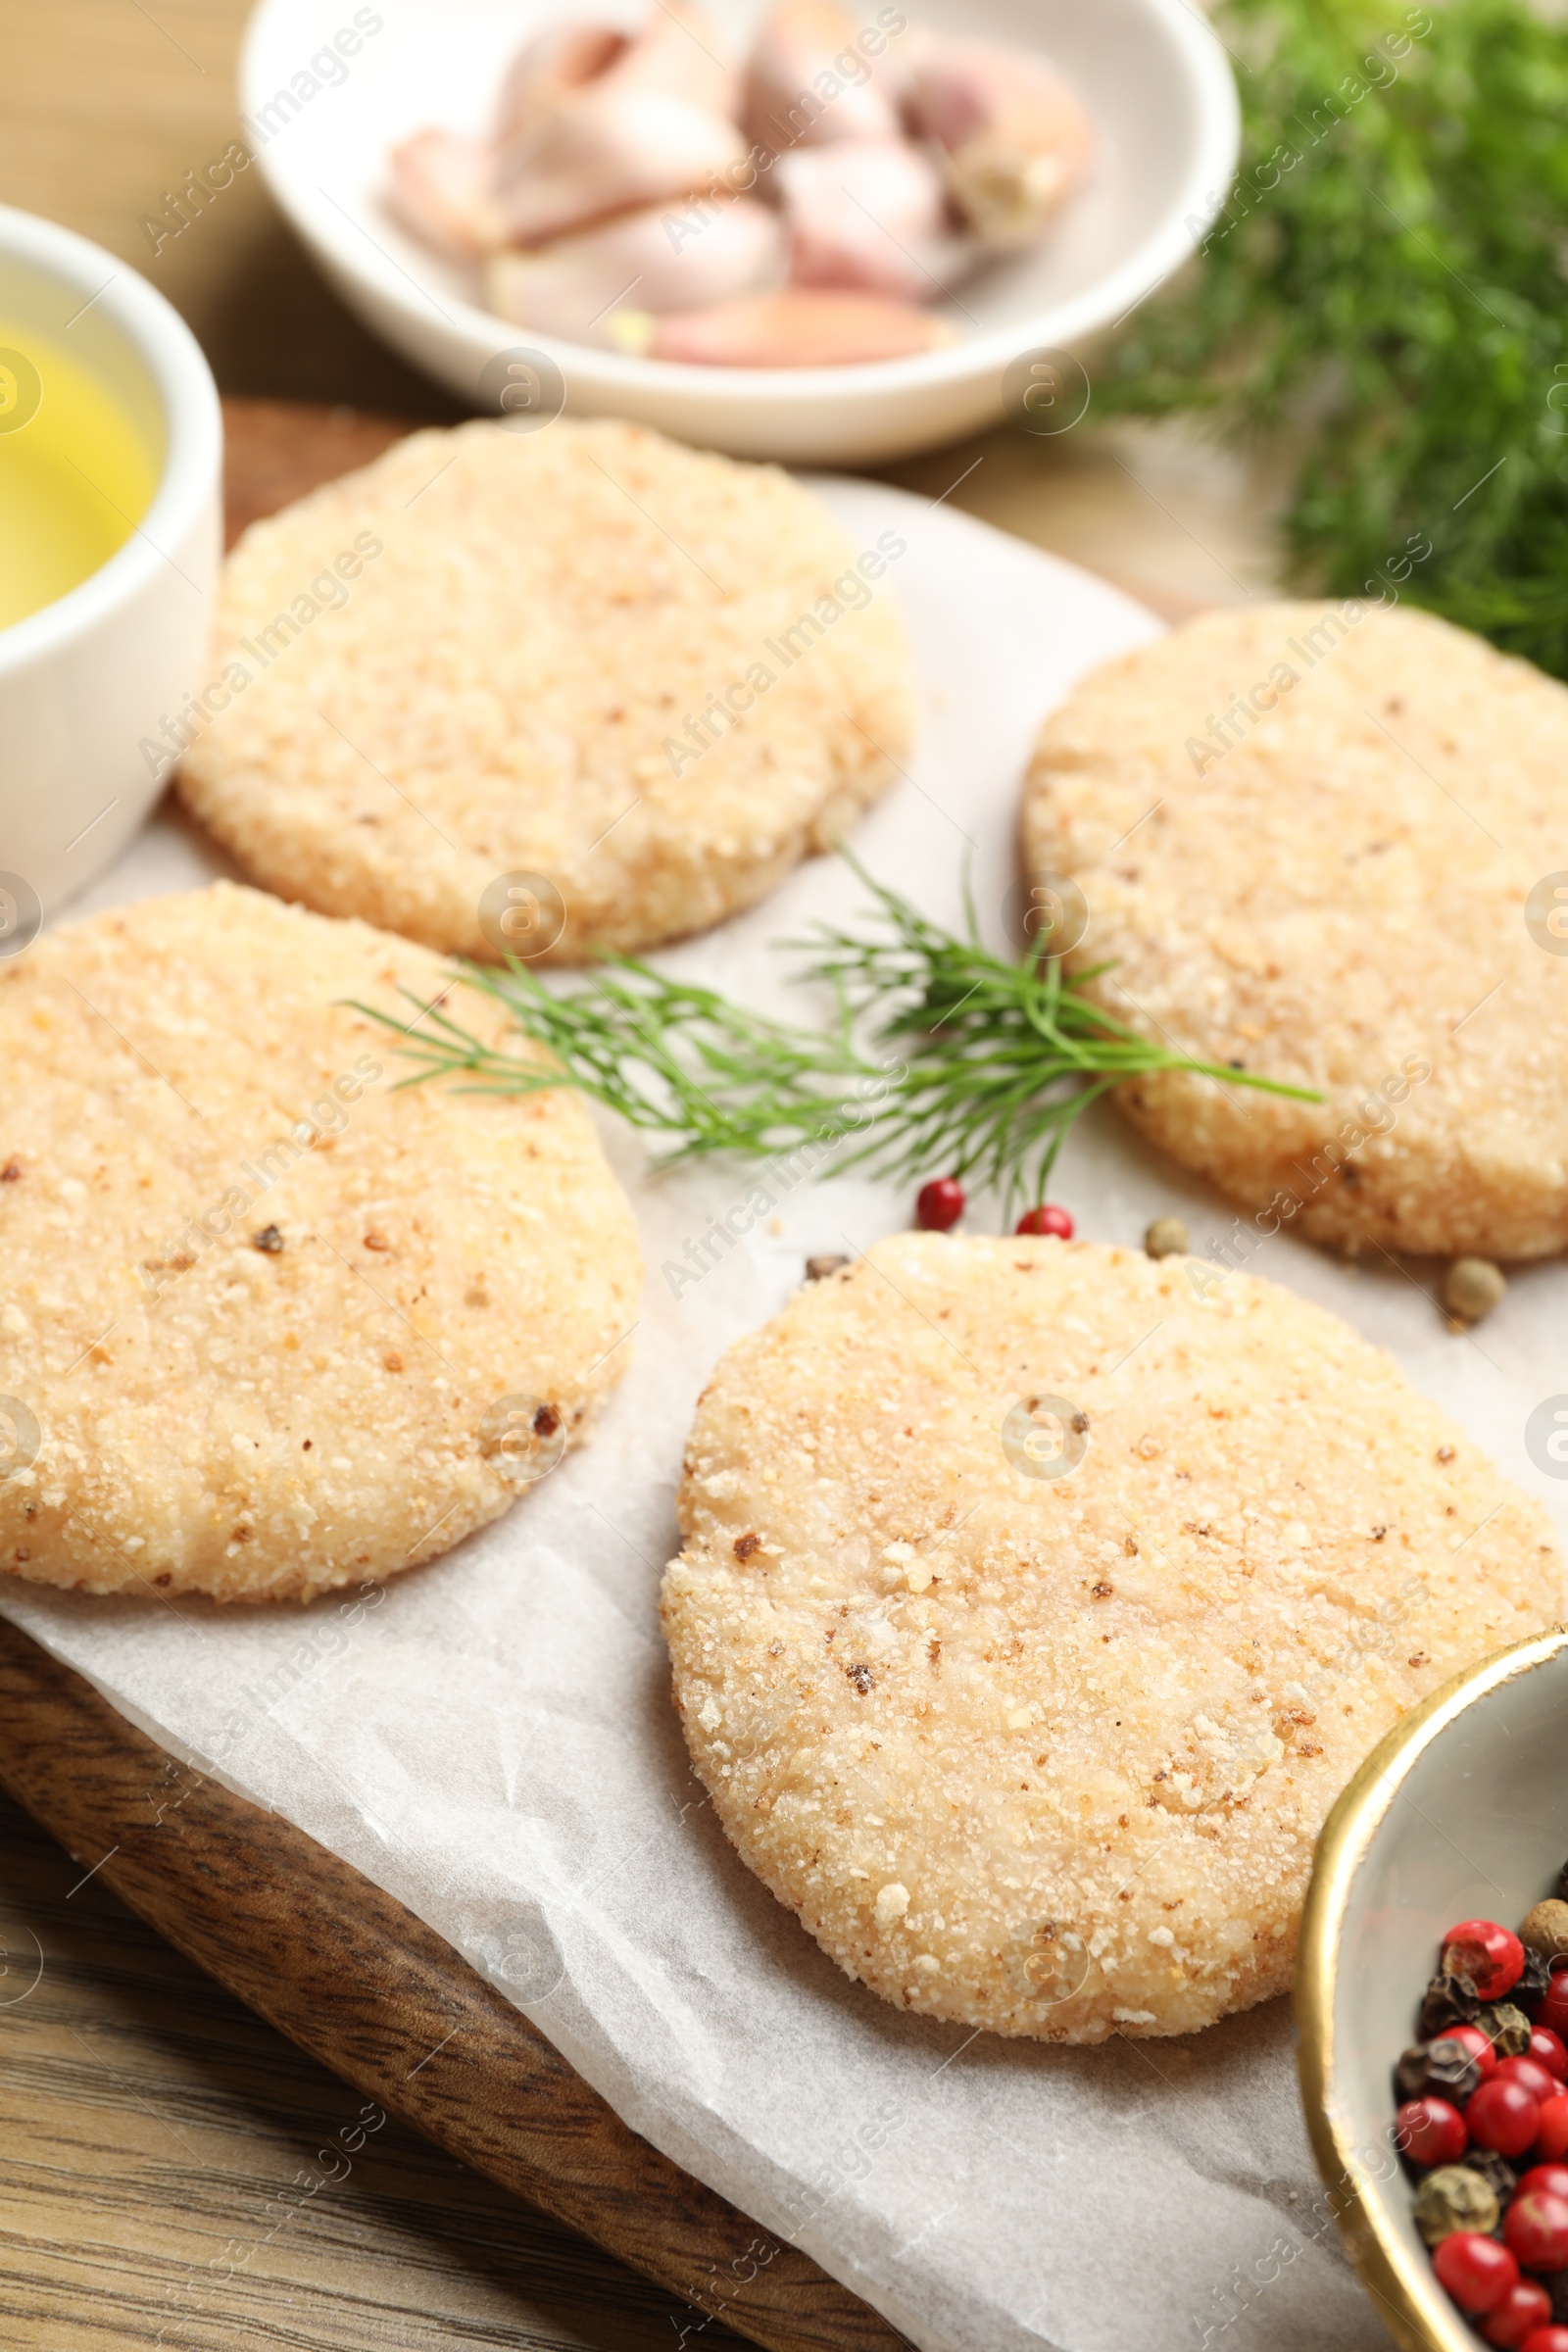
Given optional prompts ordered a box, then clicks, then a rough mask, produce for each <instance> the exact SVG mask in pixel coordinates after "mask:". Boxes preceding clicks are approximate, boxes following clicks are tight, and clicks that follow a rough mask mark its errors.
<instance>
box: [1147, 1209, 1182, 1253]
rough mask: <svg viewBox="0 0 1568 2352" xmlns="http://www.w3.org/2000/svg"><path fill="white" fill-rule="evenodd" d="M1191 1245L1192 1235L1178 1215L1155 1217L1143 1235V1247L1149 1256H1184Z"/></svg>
mask: <svg viewBox="0 0 1568 2352" xmlns="http://www.w3.org/2000/svg"><path fill="white" fill-rule="evenodd" d="M1192 1246H1193V1245H1192V1236H1191V1235H1190V1234H1189V1232H1188V1230H1187V1228H1186V1226H1185V1225H1184V1224H1183V1223H1182V1221H1181V1219H1180V1217H1156V1218H1155V1219H1154V1222H1153V1223H1152V1225H1151V1226H1150V1228H1149V1231H1148V1232H1147V1233H1146V1234H1145V1236H1144V1248H1145V1250H1147V1251H1148V1253H1149V1255H1150V1256H1151V1257H1185V1256H1186V1254H1187V1251H1188V1250H1190V1249H1191V1248H1192Z"/></svg>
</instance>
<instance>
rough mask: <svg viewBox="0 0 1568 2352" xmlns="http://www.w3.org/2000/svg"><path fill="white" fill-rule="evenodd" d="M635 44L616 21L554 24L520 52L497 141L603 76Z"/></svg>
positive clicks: (503, 100) (501, 104)
mask: <svg viewBox="0 0 1568 2352" xmlns="http://www.w3.org/2000/svg"><path fill="white" fill-rule="evenodd" d="M631 46H632V43H631V40H630V38H629V36H628V35H627V34H626V33H624V32H623V31H622V30H621V29H620V27H619V26H618V25H599V24H593V23H588V24H582V25H550V26H548V27H547V28H546V30H545V31H543V32H536V33H535V34H534V36H533V38H532V39H531V40H529V41H525V42H524V43H523V45H522V47H521V48H520V49H519V50H518V52H517V54H516V56H515V58H514V59H513V61H512V63H511V65H510V66H509V67H508V69H507V73H506V78H505V80H504V81H503V82H502V84H501V95H500V97H499V99H498V100H497V102H496V128H495V140H496V145H497V146H498V147H503V146H505V145H506V144H507V142H508V141H509V140H511V139H515V138H516V137H517V136H518V135H519V134H520V133H521V132H522V131H525V130H526V129H527V128H528V127H529V125H530V123H536V122H537V121H538V119H539V117H540V116H541V115H543V114H547V113H548V112H549V110H550V108H551V107H553V106H558V105H560V103H561V101H562V100H563V99H564V98H569V97H571V96H572V95H573V93H574V92H575V91H577V90H581V89H586V88H587V87H588V85H589V83H591V82H595V81H597V80H599V79H600V77H601V76H602V75H603V74H604V73H607V72H608V71H609V69H610V68H611V67H612V66H613V64H614V63H615V61H616V59H617V58H620V57H622V56H624V54H625V52H626V51H627V50H628V49H629V48H630V47H631Z"/></svg>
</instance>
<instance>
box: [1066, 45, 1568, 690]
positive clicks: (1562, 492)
mask: <svg viewBox="0 0 1568 2352" xmlns="http://www.w3.org/2000/svg"><path fill="white" fill-rule="evenodd" d="M1212 21H1213V24H1214V27H1215V30H1216V31H1217V32H1218V33H1219V35H1220V37H1221V39H1222V40H1223V41H1224V42H1225V44H1226V46H1227V48H1228V49H1229V50H1230V52H1231V55H1232V57H1233V59H1234V61H1235V63H1236V66H1237V81H1238V86H1239V89H1240V93H1241V100H1242V111H1243V120H1244V134H1243V152H1242V161H1241V166H1240V170H1239V173H1238V177H1237V181H1236V184H1235V187H1234V188H1233V190H1232V192H1231V195H1230V197H1229V200H1228V201H1227V203H1226V204H1225V207H1224V209H1223V210H1222V212H1221V213H1220V215H1219V217H1218V219H1217V220H1216V221H1215V223H1214V225H1213V228H1212V229H1211V230H1210V232H1209V234H1208V236H1207V237H1206V239H1205V241H1204V244H1203V247H1202V254H1201V260H1199V261H1198V262H1196V263H1195V264H1194V265H1192V266H1191V267H1190V269H1189V270H1187V271H1186V272H1185V273H1184V275H1183V277H1182V278H1181V279H1180V280H1178V281H1177V283H1176V285H1175V286H1174V287H1173V289H1172V290H1171V291H1170V292H1169V293H1168V294H1166V295H1163V296H1161V297H1159V298H1157V299H1156V300H1155V301H1153V302H1152V303H1151V304H1150V305H1149V306H1148V307H1147V308H1146V309H1145V310H1144V311H1143V312H1141V313H1140V314H1139V315H1138V317H1137V319H1135V321H1134V323H1133V325H1132V327H1131V329H1130V330H1129V332H1128V333H1127V335H1126V337H1125V339H1124V340H1123V341H1122V342H1121V343H1120V344H1119V345H1118V347H1117V349H1116V351H1115V353H1114V355H1113V358H1112V362H1111V368H1110V371H1109V374H1108V376H1107V377H1106V379H1105V380H1103V381H1102V382H1097V384H1096V387H1095V396H1096V404H1097V408H1098V409H1099V410H1100V412H1101V413H1103V414H1107V413H1108V414H1117V413H1120V414H1123V415H1142V416H1152V417H1163V416H1170V415H1174V414H1178V413H1196V414H1197V415H1199V416H1200V417H1206V418H1207V420H1208V421H1209V423H1210V424H1211V426H1212V427H1213V428H1214V429H1215V430H1217V431H1221V432H1225V433H1229V434H1232V435H1242V436H1248V435H1256V434H1261V433H1265V432H1270V431H1273V430H1274V429H1275V428H1278V427H1285V428H1287V430H1288V433H1289V436H1290V438H1289V441H1288V443H1287V446H1288V447H1290V448H1292V449H1293V451H1294V453H1295V455H1296V459H1297V465H1298V470H1297V473H1296V478H1295V483H1294V495H1293V498H1292V502H1291V505H1290V508H1289V511H1288V513H1287V514H1286V515H1285V518H1284V533H1285V539H1286V544H1287V549H1288V553H1289V557H1290V560H1291V564H1292V568H1293V570H1294V572H1295V575H1296V577H1297V579H1298V580H1299V582H1300V583H1301V584H1302V585H1305V586H1308V587H1312V588H1316V589H1319V590H1322V591H1326V592H1328V593H1332V594H1336V595H1341V596H1360V595H1364V594H1366V593H1367V591H1368V584H1369V583H1370V584H1371V593H1372V594H1373V595H1374V596H1379V595H1382V594H1384V593H1386V592H1385V590H1384V589H1383V587H1382V583H1383V582H1385V581H1387V580H1388V579H1389V578H1390V574H1389V571H1388V568H1387V567H1388V565H1389V564H1390V563H1391V561H1397V562H1399V563H1400V564H1408V561H1409V559H1408V557H1407V555H1406V550H1407V549H1412V548H1417V547H1418V546H1419V544H1420V542H1421V540H1422V539H1423V538H1425V540H1426V541H1427V542H1429V543H1430V547H1431V554H1430V557H1429V558H1422V557H1421V556H1419V555H1418V556H1417V557H1416V560H1415V563H1414V567H1413V569H1412V570H1411V571H1410V573H1409V576H1408V577H1407V578H1404V581H1403V586H1402V588H1399V589H1397V591H1396V593H1397V594H1402V595H1404V596H1407V597H1408V598H1410V599H1411V600H1412V601H1413V602H1415V603H1417V604H1421V605H1425V606H1427V607H1429V608H1430V609H1431V610H1432V611H1434V612H1437V613H1443V614H1445V615H1446V617H1447V618H1448V619H1450V620H1453V621H1457V622H1459V623H1461V624H1462V625H1463V626H1465V627H1467V628H1473V629H1477V630H1479V631H1481V632H1482V633H1483V634H1484V635H1486V636H1488V637H1490V638H1492V639H1493V640H1494V641H1495V643H1496V644H1497V645H1499V646H1501V647H1502V648H1504V649H1505V650H1506V651H1508V652H1510V653H1516V654H1524V655H1527V656H1528V657H1529V658H1530V659H1531V660H1532V661H1534V662H1538V663H1540V665H1541V666H1542V667H1543V668H1544V669H1547V670H1550V671H1552V672H1553V673H1554V674H1555V675H1557V676H1568V284H1565V282H1564V257H1565V254H1568V128H1565V126H1568V23H1565V22H1562V21H1558V22H1548V21H1547V19H1546V17H1545V15H1544V13H1543V14H1538V13H1537V12H1536V11H1535V10H1534V9H1533V8H1532V7H1530V6H1529V5H1528V4H1527V0H1433V5H1432V6H1431V8H1430V10H1429V9H1426V8H1422V7H1408V6H1405V5H1403V4H1402V0H1219V4H1218V6H1217V7H1216V8H1215V10H1214V13H1213V19H1212ZM1393 576H1394V577H1395V578H1396V579H1398V578H1400V577H1402V576H1403V575H1402V573H1398V572H1397V573H1396V574H1394V575H1393Z"/></svg>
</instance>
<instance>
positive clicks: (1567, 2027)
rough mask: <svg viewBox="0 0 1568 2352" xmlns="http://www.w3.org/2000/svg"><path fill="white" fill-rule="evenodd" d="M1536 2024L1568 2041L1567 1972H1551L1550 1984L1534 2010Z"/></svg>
mask: <svg viewBox="0 0 1568 2352" xmlns="http://www.w3.org/2000/svg"><path fill="white" fill-rule="evenodd" d="M1536 2023H1537V2025H1538V2026H1544V2027H1545V2028H1546V2030H1547V2032H1548V2033H1551V2034H1557V2035H1558V2036H1559V2037H1560V2038H1561V2039H1562V2040H1563V2041H1568V1972H1564V1971H1562V1970H1560V1969H1558V1970H1554V1971H1553V1974H1552V1979H1551V1983H1550V1984H1549V1985H1547V1986H1546V1989H1545V1991H1544V1993H1543V1994H1542V1996H1541V2001H1540V2005H1539V2007H1538V2008H1537V2010H1536Z"/></svg>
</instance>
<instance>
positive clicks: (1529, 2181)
mask: <svg viewBox="0 0 1568 2352" xmlns="http://www.w3.org/2000/svg"><path fill="white" fill-rule="evenodd" d="M1518 2185H1519V2189H1520V2191H1521V2192H1522V2191H1523V2190H1525V2189H1527V2188H1544V2189H1545V2190H1546V2191H1547V2193H1548V2195H1550V2196H1553V2197H1568V2164H1533V2165H1532V2166H1531V2167H1530V2170H1529V2172H1528V2173H1521V2174H1520V2176H1519V2183H1518Z"/></svg>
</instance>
